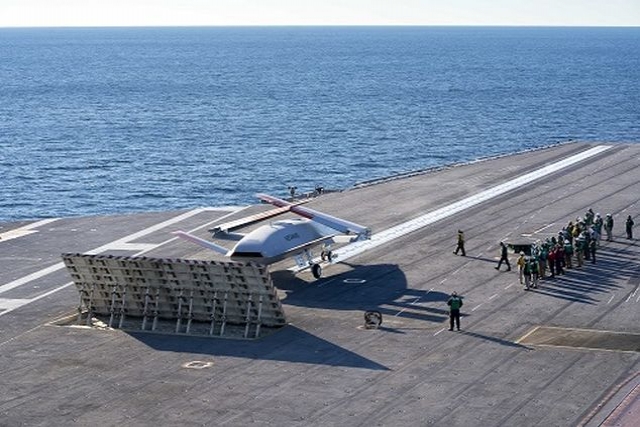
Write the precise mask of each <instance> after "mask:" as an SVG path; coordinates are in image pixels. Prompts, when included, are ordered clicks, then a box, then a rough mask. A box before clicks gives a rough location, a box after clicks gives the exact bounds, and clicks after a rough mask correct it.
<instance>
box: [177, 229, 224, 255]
mask: <svg viewBox="0 0 640 427" xmlns="http://www.w3.org/2000/svg"><path fill="white" fill-rule="evenodd" d="M173 234H175V235H176V236H178V237H180V238H181V239H184V240H188V241H190V242H193V243H195V244H196V245H199V246H202V247H203V248H207V249H211V250H212V251H215V252H218V253H219V254H222V255H227V256H228V254H229V250H228V249H227V248H225V247H224V246H220V245H216V244H215V243H213V242H210V241H208V240H204V239H201V238H199V237H196V236H194V235H193V234H189V233H186V232H184V231H174V232H173Z"/></svg>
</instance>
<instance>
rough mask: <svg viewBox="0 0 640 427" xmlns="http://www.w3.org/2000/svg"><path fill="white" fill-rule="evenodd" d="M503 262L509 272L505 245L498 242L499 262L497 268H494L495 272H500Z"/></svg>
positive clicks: (509, 267)
mask: <svg viewBox="0 0 640 427" xmlns="http://www.w3.org/2000/svg"><path fill="white" fill-rule="evenodd" d="M503 261H504V263H505V264H507V271H511V264H509V256H508V255H507V245H505V244H504V242H500V261H498V266H497V267H495V269H496V270H500V266H501V265H502V262H503Z"/></svg>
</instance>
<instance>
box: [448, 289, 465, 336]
mask: <svg viewBox="0 0 640 427" xmlns="http://www.w3.org/2000/svg"><path fill="white" fill-rule="evenodd" d="M447 305H448V306H449V330H450V331H453V322H454V321H455V323H456V327H457V328H458V330H460V307H462V298H460V297H459V296H458V294H457V293H456V292H454V293H452V294H451V297H450V298H449V300H448V301H447Z"/></svg>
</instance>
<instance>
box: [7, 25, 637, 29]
mask: <svg viewBox="0 0 640 427" xmlns="http://www.w3.org/2000/svg"><path fill="white" fill-rule="evenodd" d="M274 27H280V28H286V27H289V28H290V27H296V28H300V27H315V28H335V27H362V28H366V27H368V28H372V27H405V28H407V27H414V28H426V27H466V28H478V27H483V28H489V27H491V28H640V25H574V24H565V25H549V24H225V25H218V24H202V25H200V24H197V25H178V24H176V25H163V24H159V25H16V26H0V29H63V28H70V29H73V28H75V29H82V28H85V29H89V28H274Z"/></svg>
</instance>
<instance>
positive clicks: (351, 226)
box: [257, 194, 371, 240]
mask: <svg viewBox="0 0 640 427" xmlns="http://www.w3.org/2000/svg"><path fill="white" fill-rule="evenodd" d="M257 197H258V198H259V199H260V200H263V201H265V202H267V203H271V204H272V205H274V206H278V207H283V208H284V207H288V208H289V210H290V211H291V212H293V213H295V214H298V215H300V216H302V217H304V218H308V219H310V220H312V221H316V222H318V223H319V224H322V225H325V226H327V227H330V228H332V229H334V230H336V231H339V232H340V233H342V234H347V235H356V236H357V240H364V239H370V238H371V230H370V229H369V228H368V227H365V226H362V225H360V224H356V223H355V222H351V221H347V220H346V219H342V218H338V217H335V216H332V215H328V214H325V213H322V212H319V211H316V210H314V209H311V208H308V207H304V206H298V205H295V204H293V203H290V202H287V201H286V200H282V199H279V198H277V197H273V196H269V195H268V194H257Z"/></svg>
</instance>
